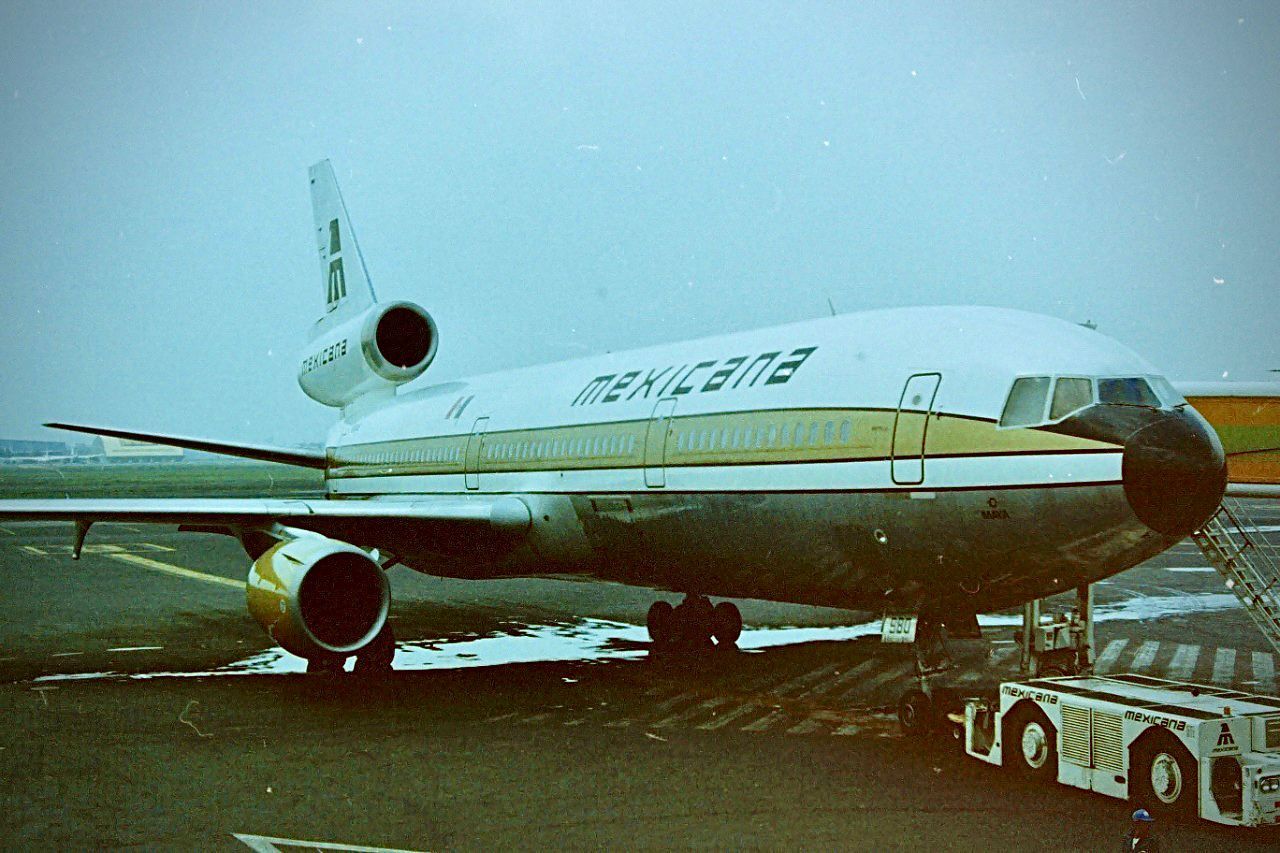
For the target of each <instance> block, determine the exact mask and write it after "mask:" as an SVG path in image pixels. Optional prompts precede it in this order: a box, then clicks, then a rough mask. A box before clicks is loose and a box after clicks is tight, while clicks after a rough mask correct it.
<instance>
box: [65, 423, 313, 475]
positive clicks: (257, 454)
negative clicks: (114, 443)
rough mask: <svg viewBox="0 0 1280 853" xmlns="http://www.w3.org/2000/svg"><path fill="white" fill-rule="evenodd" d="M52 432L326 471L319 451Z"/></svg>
mask: <svg viewBox="0 0 1280 853" xmlns="http://www.w3.org/2000/svg"><path fill="white" fill-rule="evenodd" d="M45 426H47V427H50V428H52V429H65V430H69V431H71V432H83V433H88V434H89V435H107V436H111V437H112V438H123V439H127V440H129V441H148V442H151V443H152V444H164V445H168V446H169V447H185V448H187V449H188V450H203V451H206V452H208V453H221V454H223V455H224V456H238V457H240V458H242V459H257V460H260V461H263V462H279V463H280V464H282V465H297V466H300V467H303V468H324V467H325V455H324V454H323V453H321V452H319V451H312V450H301V449H298V448H293V447H270V446H267V445H261V444H243V443H241V442H235V441H214V440H213V439H208V438H194V437H191V436H184V435H164V434H163V433H158V432H139V431H138V430H128V429H115V428H113V427H102V426H89V425H87V424H64V423H47V424H45Z"/></svg>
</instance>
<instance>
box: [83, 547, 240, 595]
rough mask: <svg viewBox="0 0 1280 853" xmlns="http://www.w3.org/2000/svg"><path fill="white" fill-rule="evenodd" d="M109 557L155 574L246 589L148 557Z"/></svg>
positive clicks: (125, 555) (221, 578)
mask: <svg viewBox="0 0 1280 853" xmlns="http://www.w3.org/2000/svg"><path fill="white" fill-rule="evenodd" d="M107 556H109V557H110V558H111V559H113V560H119V561H120V562H122V563H132V564H133V565H135V566H141V567H142V568H144V569H151V570H152V571H155V572H164V573H166V574H170V575H177V576H178V577H180V578H190V579H191V580H196V581H204V582H205V583H216V584H222V585H223V586H229V587H234V588H235V589H244V583H243V582H241V581H233V580H231V579H230V578H224V577H219V576H218V575H208V574H205V573H204V572H197V571H193V570H191V569H184V568H182V567H181V566H171V565H169V564H168V563H162V562H160V561H159V560H152V559H150V558H148V557H139V556H138V555H137V554H108V555H107Z"/></svg>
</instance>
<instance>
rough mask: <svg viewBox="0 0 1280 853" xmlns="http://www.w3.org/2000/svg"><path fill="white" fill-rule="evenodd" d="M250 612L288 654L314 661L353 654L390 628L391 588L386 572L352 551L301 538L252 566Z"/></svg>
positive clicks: (319, 539) (321, 539)
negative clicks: (335, 655) (322, 655)
mask: <svg viewBox="0 0 1280 853" xmlns="http://www.w3.org/2000/svg"><path fill="white" fill-rule="evenodd" d="M246 588H247V590H248V599H249V612H250V613H252V614H253V618H254V619H256V620H258V624H259V625H261V626H262V627H263V629H264V630H265V631H266V632H267V634H268V635H269V636H270V637H271V639H272V640H274V641H275V642H276V643H278V644H279V645H281V646H282V647H283V648H284V649H285V650H286V651H289V652H292V653H293V654H295V655H298V656H299V657H305V658H312V657H316V656H318V655H320V654H322V653H330V654H354V653H355V652H357V651H359V650H360V649H362V648H364V647H365V646H366V645H368V644H369V643H370V642H371V641H372V640H373V638H374V637H376V636H377V635H378V632H379V631H381V630H382V626H383V624H384V623H385V622H386V621H387V610H388V608H389V607H390V606H391V585H390V584H389V583H388V582H387V576H386V574H385V573H384V572H383V571H382V567H381V566H379V565H378V564H377V563H376V562H374V560H373V558H371V557H370V556H369V555H368V554H366V553H365V552H364V551H361V550H360V549H359V548H357V547H355V546H354V545H348V544H347V543H345V542H339V541H337V540H335V539H329V538H326V537H324V536H318V535H316V536H300V537H299V538H297V539H289V540H286V541H284V542H281V543H279V544H278V545H275V546H273V547H272V548H271V549H270V550H268V551H267V552H266V553H264V554H263V555H262V556H261V557H259V558H258V559H257V560H255V561H254V563H253V567H252V568H251V569H250V570H249V582H248V585H247V587H246Z"/></svg>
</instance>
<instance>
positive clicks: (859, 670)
mask: <svg viewBox="0 0 1280 853" xmlns="http://www.w3.org/2000/svg"><path fill="white" fill-rule="evenodd" d="M877 663H880V660H879V659H878V658H871V659H869V660H864V661H863V662H862V663H860V664H858V665H857V666H855V667H851V668H850V669H847V670H845V671H844V672H842V673H840V674H839V675H837V676H836V677H835V678H829V679H827V680H826V681H823V682H820V683H818V684H816V685H815V686H813V687H810V688H809V689H808V690H806V691H804V692H803V693H798V694H796V696H795V698H796V699H808V698H810V697H813V696H821V695H823V694H824V693H830V692H831V691H833V690H835V689H836V688H838V687H843V686H844V685H846V684H848V683H849V682H850V681H852V680H853V679H855V678H858V677H860V676H862V675H863V674H864V673H865V672H866V671H867V670H869V669H871V668H872V667H873V666H875V665H876V664H877Z"/></svg>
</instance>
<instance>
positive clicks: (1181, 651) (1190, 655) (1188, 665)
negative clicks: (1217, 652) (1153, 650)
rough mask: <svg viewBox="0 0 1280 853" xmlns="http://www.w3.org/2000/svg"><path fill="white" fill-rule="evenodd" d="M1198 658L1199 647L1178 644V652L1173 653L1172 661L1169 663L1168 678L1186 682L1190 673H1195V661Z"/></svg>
mask: <svg viewBox="0 0 1280 853" xmlns="http://www.w3.org/2000/svg"><path fill="white" fill-rule="evenodd" d="M1199 657H1200V647H1199V646H1188V645H1187V644H1185V643H1182V644H1179V646H1178V650H1177V651H1176V652H1174V653H1173V660H1171V661H1169V677H1170V678H1173V679H1180V680H1182V681H1186V680H1187V679H1188V678H1190V677H1191V673H1192V672H1194V671H1195V668H1196V660H1197V659H1198V658H1199Z"/></svg>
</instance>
